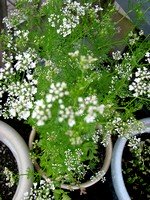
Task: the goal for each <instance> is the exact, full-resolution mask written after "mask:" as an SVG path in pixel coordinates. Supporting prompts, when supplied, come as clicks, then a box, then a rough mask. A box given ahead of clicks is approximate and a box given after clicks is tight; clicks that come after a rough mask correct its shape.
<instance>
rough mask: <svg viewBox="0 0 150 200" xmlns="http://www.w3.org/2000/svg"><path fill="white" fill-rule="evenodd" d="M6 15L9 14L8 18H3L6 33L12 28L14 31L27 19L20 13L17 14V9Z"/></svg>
mask: <svg viewBox="0 0 150 200" xmlns="http://www.w3.org/2000/svg"><path fill="white" fill-rule="evenodd" d="M8 14H9V17H4V18H3V23H5V26H6V28H7V30H8V31H11V29H12V28H14V29H16V28H17V26H18V25H19V24H21V23H23V22H24V21H25V20H27V17H26V16H25V15H23V14H22V13H19V10H18V9H14V10H13V11H11V12H9V13H8ZM14 19H15V20H14Z"/></svg>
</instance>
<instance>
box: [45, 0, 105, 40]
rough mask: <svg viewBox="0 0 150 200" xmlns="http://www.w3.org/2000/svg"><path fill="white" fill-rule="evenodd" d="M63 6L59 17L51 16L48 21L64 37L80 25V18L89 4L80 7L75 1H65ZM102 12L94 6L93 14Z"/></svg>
mask: <svg viewBox="0 0 150 200" xmlns="http://www.w3.org/2000/svg"><path fill="white" fill-rule="evenodd" d="M64 4H65V6H64V7H63V8H62V9H61V15H56V14H51V15H50V17H49V18H48V21H49V23H50V25H51V26H52V27H58V28H57V33H58V34H60V35H62V36H63V37H66V36H67V35H70V34H71V32H72V30H73V29H74V28H75V27H76V26H77V25H78V24H79V23H80V17H81V16H84V15H85V13H86V10H87V9H89V8H90V6H91V4H89V3H85V4H84V5H81V4H80V3H79V2H77V1H72V0H66V1H65V2H64ZM100 10H102V8H101V7H99V6H98V5H97V6H95V9H94V11H95V13H97V12H98V11H100Z"/></svg>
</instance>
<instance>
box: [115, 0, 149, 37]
mask: <svg viewBox="0 0 150 200" xmlns="http://www.w3.org/2000/svg"><path fill="white" fill-rule="evenodd" d="M116 2H117V3H118V4H119V5H120V6H121V8H122V9H123V10H124V11H125V12H126V13H127V15H128V16H129V18H130V19H131V20H132V22H133V23H134V24H135V25H137V26H138V27H139V29H141V30H143V31H144V33H145V35H149V34H150V1H149V0H141V1H139V0H116ZM137 3H140V4H141V11H142V13H143V14H144V21H142V23H140V24H137V18H136V14H135V11H134V10H133V8H135V6H136V4H137ZM131 10H132V11H131Z"/></svg>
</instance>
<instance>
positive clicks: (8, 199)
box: [0, 142, 18, 200]
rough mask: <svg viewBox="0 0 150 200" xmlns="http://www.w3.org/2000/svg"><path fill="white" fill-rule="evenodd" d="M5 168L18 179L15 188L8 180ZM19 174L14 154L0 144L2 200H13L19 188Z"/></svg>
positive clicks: (0, 194)
mask: <svg viewBox="0 0 150 200" xmlns="http://www.w3.org/2000/svg"><path fill="white" fill-rule="evenodd" d="M5 167H7V169H9V171H11V172H12V173H13V174H14V178H15V177H16V183H15V184H14V185H13V186H10V185H9V180H6V179H7V177H6V175H5V174H4V169H5ZM17 174H18V168H17V163H16V160H15V158H14V156H13V154H12V153H11V151H10V150H9V148H8V147H7V146H6V145H5V144H4V143H2V142H0V199H1V198H2V200H12V198H13V196H14V194H15V191H16V188H17Z"/></svg>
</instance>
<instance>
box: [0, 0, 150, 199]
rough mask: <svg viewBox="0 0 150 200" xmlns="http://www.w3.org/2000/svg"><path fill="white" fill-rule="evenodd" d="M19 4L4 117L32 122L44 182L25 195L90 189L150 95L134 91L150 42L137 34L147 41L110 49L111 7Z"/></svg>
mask: <svg viewBox="0 0 150 200" xmlns="http://www.w3.org/2000/svg"><path fill="white" fill-rule="evenodd" d="M16 8H17V10H16V12H14V13H12V15H11V16H10V18H9V19H7V18H5V19H4V22H5V23H6V27H7V31H5V32H4V33H3V34H2V35H1V41H2V51H3V64H4V67H3V68H1V71H0V79H1V82H0V84H1V91H0V92H1V97H2V105H1V115H2V116H3V117H4V118H17V119H18V120H21V119H23V120H24V121H25V123H28V124H30V125H31V126H32V127H33V129H32V132H31V136H30V147H31V148H32V153H31V157H32V159H33V162H34V163H35V167H36V168H37V169H38V173H37V174H36V173H35V181H37V183H35V184H34V186H33V188H32V189H31V193H30V194H29V193H25V194H24V199H28V198H30V199H33V198H43V199H53V198H55V199H69V196H68V195H67V192H66V191H65V190H62V189H61V188H64V189H70V190H75V189H81V192H84V191H83V189H84V188H86V187H88V186H90V185H92V184H93V183H95V182H97V181H98V180H100V179H101V178H102V177H103V175H104V174H105V173H106V170H107V169H108V166H109V163H110V158H111V135H112V134H113V132H115V131H114V130H116V127H117V123H118V120H120V121H121V122H122V123H123V124H124V126H126V127H128V126H129V125H130V123H131V122H132V123H137V122H136V119H135V118H134V112H135V111H136V110H138V109H140V108H141V106H142V105H143V103H145V102H147V99H141V98H138V97H137V96H134V95H133V96H132V95H131V93H132V91H130V90H131V86H130V83H131V80H132V74H134V71H136V70H137V67H138V62H140V60H141V58H142V57H143V56H144V55H145V54H146V52H147V51H148V48H147V47H148V42H147V41H143V42H142V43H141V40H140V37H139V36H137V37H138V41H137V40H136V39H135V38H132V35H131V34H130V38H129V40H130V42H131V41H132V40H134V41H135V42H137V43H138V44H141V45H140V46H139V47H138V45H137V48H135V49H133V50H131V49H128V52H127V53H124V54H123V55H121V53H120V52H119V51H117V52H113V53H111V52H112V47H113V44H114V41H113V35H114V33H115V24H114V22H113V21H112V15H113V13H114V12H115V11H114V8H113V7H112V5H110V6H108V8H107V9H105V10H103V8H102V7H101V5H100V4H99V3H95V1H92V0H91V1H88V3H87V2H82V3H79V2H76V1H70V0H67V1H62V0H59V1H57V2H55V1H52V0H51V1H47V2H46V3H42V4H41V1H39V0H33V1H29V0H19V1H18V3H17V5H16ZM140 33H141V32H140ZM133 35H135V34H133ZM129 40H127V39H126V40H125V41H124V42H126V43H128V41H129ZM134 41H132V44H133V45H134ZM119 42H120V41H119ZM141 50H142V51H141ZM135 56H136V59H137V60H135ZM142 68H143V66H141V69H142ZM129 89H130V90H129ZM35 133H37V134H36V136H35V139H34V134H35ZM103 146H104V147H106V155H107V157H108V158H109V161H106V159H104V157H103V156H102V154H101V152H105V150H104V149H103ZM103 160H104V165H103V164H100V163H101V161H103ZM105 161H106V162H105ZM97 167H98V168H97ZM101 167H102V169H101ZM96 168H97V169H96ZM41 177H42V178H41ZM43 178H44V179H45V180H43ZM87 179H91V181H87ZM82 182H86V183H85V184H84V183H82ZM51 191H52V193H51Z"/></svg>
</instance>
